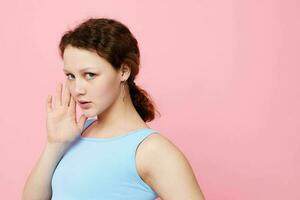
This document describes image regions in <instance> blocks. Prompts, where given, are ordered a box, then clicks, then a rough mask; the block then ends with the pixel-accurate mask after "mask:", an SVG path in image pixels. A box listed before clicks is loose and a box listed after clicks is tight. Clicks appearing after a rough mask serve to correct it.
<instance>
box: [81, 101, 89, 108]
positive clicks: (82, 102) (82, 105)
mask: <svg viewBox="0 0 300 200" xmlns="http://www.w3.org/2000/svg"><path fill="white" fill-rule="evenodd" d="M79 106H80V107H81V108H82V109H87V108H89V107H90V106H91V102H87V101H85V102H84V101H81V102H79Z"/></svg>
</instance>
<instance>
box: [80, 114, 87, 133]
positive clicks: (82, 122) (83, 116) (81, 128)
mask: <svg viewBox="0 0 300 200" xmlns="http://www.w3.org/2000/svg"><path fill="white" fill-rule="evenodd" d="M87 118H88V117H86V116H85V115H81V116H80V118H79V121H78V127H79V129H80V130H83V125H84V123H85V121H86V120H87Z"/></svg>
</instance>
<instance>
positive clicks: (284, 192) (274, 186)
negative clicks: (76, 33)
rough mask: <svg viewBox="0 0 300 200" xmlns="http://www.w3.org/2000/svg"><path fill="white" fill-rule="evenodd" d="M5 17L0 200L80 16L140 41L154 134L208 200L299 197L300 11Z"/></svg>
mask: <svg viewBox="0 0 300 200" xmlns="http://www.w3.org/2000/svg"><path fill="white" fill-rule="evenodd" d="M3 4H4V3H2V4H1V8H0V9H1V10H0V24H1V29H0V30H1V31H0V44H1V49H0V51H1V54H0V55H1V79H0V87H1V88H0V89H1V104H0V106H1V113H2V114H1V116H0V125H1V129H2V131H1V140H0V157H1V165H0V199H21V197H20V195H21V190H22V187H23V184H24V181H25V179H26V178H27V176H28V174H29V172H30V170H31V168H32V167H33V164H34V163H35V162H36V160H37V158H38V157H39V155H40V153H41V150H42V148H43V145H44V144H45V140H46V126H45V122H46V121H45V120H46V110H45V105H46V104H45V103H46V96H47V95H48V94H53V93H54V91H55V85H56V83H57V82H58V81H61V80H64V75H63V73H62V62H61V60H60V58H59V57H58V51H57V50H58V48H57V45H58V42H59V39H60V36H61V35H62V33H63V32H64V31H65V30H66V29H67V28H68V27H73V26H74V25H75V24H77V22H79V21H81V20H82V19H83V18H86V17H89V16H93V17H111V18H115V19H118V20H120V21H122V22H124V23H125V24H127V25H128V26H129V28H130V29H131V30H132V32H133V33H134V35H135V36H136V37H137V39H138V41H139V44H140V49H141V54H142V55H141V59H142V61H141V62H142V66H141V71H140V74H139V77H138V79H137V83H138V84H140V85H141V86H143V87H144V88H145V89H146V90H147V91H148V92H149V93H150V94H151V95H152V97H153V99H154V100H155V102H156V104H157V105H158V109H159V110H160V112H161V114H162V117H161V118H157V120H155V121H154V122H152V123H150V124H149V125H150V126H152V127H153V128H155V129H157V130H159V131H160V132H161V133H162V134H164V135H165V136H167V137H168V138H169V139H170V140H172V141H173V142H174V143H175V144H176V145H177V146H178V147H179V148H180V149H181V150H182V151H183V152H184V153H185V155H186V156H187V158H188V159H189V160H190V163H191V164H192V167H193V169H194V171H195V174H196V176H197V178H198V181H199V183H200V185H201V188H202V190H203V192H204V194H205V196H206V198H207V200H221V199H222V200H253V199H255V200H266V199H272V200H277V199H278V200H282V199H289V200H296V199H300V192H299V184H300V148H299V144H300V136H299V133H300V125H299V119H300V114H299V113H300V87H299V84H300V79H299V73H300V70H299V64H300V61H299V59H298V57H297V56H298V55H299V50H300V49H299V47H300V39H299V35H300V26H299V25H300V21H299V17H300V14H299V9H300V3H299V1H296V0H285V1H284V0H281V1H280V0H275V1H274V0H272V1H271V0H260V1H252V0H251V1H250V0H249V1H238V0H229V1H220V0H213V1H200V0H198V1H196V0H188V1H176V2H175V1H143V2H141V1H99V0H97V1H96V0H94V1H91V0H87V1H38V0H27V1H17V0H15V1H6V2H5V5H3Z"/></svg>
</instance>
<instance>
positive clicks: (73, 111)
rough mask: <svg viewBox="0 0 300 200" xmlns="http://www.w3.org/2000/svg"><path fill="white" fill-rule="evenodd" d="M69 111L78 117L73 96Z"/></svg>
mask: <svg viewBox="0 0 300 200" xmlns="http://www.w3.org/2000/svg"><path fill="white" fill-rule="evenodd" d="M69 111H70V112H71V113H72V114H74V115H76V102H75V100H74V98H73V97H72V96H71V100H70V106H69Z"/></svg>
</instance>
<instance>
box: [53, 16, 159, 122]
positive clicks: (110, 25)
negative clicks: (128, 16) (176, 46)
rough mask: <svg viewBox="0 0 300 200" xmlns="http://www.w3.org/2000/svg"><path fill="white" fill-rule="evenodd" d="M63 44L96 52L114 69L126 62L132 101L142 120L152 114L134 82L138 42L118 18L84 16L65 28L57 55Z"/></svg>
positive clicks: (148, 101)
mask: <svg viewBox="0 0 300 200" xmlns="http://www.w3.org/2000/svg"><path fill="white" fill-rule="evenodd" d="M67 45H71V46H73V47H77V48H82V49H86V50H90V51H94V52H96V53H97V54H98V55H99V56H101V57H102V58H104V59H105V60H107V61H108V62H109V63H110V64H111V65H112V66H113V67H114V69H115V70H119V69H120V67H121V65H122V64H127V65H128V66H129V67H130V69H131V73H130V77H129V78H128V80H127V83H128V86H129V91H130V96H131V99H132V102H133V105H134V107H135V109H136V110H137V112H138V113H139V115H140V116H141V118H142V119H143V120H144V121H145V122H149V121H152V120H153V119H154V118H155V111H156V109H155V106H154V102H153V100H152V99H151V97H150V95H149V94H148V93H147V92H146V91H145V90H144V89H142V88H141V87H139V86H137V85H136V84H135V82H134V79H135V77H136V75H137V74H138V73H139V64H140V51H139V47H138V42H137V40H136V39H135V37H134V36H133V34H132V33H131V32H130V30H129V29H128V27H126V26H125V25H124V24H122V23H121V22H119V21H117V20H115V19H109V18H88V19H86V20H85V21H83V22H82V23H81V24H79V25H77V26H76V27H75V28H74V29H73V30H68V31H66V32H65V33H64V35H63V36H62V38H61V40H60V43H59V51H60V57H61V58H62V59H63V53H64V50H65V48H66V46H67Z"/></svg>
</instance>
